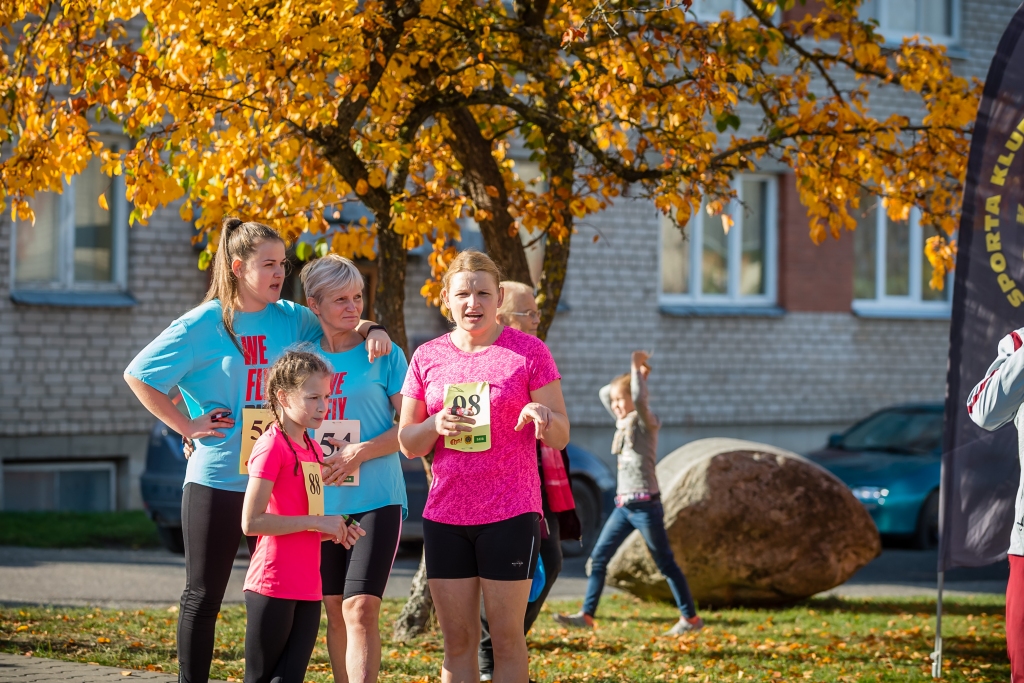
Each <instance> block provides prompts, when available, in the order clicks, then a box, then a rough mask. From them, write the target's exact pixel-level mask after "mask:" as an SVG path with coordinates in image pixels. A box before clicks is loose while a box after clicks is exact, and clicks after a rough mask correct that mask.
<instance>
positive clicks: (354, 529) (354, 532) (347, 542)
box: [334, 522, 366, 549]
mask: <svg viewBox="0 0 1024 683" xmlns="http://www.w3.org/2000/svg"><path fill="white" fill-rule="evenodd" d="M365 535H366V531H365V530H364V529H363V528H362V527H361V526H359V525H358V524H356V523H355V522H351V523H349V524H348V525H347V526H346V527H345V536H344V537H341V536H338V537H337V538H335V539H334V542H335V543H340V544H341V545H343V546H345V548H346V549H348V548H351V547H352V546H353V545H355V542H356V541H358V540H359V539H360V538H362V537H363V536H365Z"/></svg>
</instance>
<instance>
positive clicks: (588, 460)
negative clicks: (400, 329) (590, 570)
mask: <svg viewBox="0 0 1024 683" xmlns="http://www.w3.org/2000/svg"><path fill="white" fill-rule="evenodd" d="M568 451H569V468H570V470H571V472H570V476H571V479H572V493H573V497H574V498H575V499H576V512H577V514H578V515H579V518H580V524H581V526H582V528H583V543H582V544H580V543H579V542H577V541H566V542H565V543H563V544H562V549H563V552H564V553H565V554H566V555H568V556H570V557H573V556H579V555H583V554H585V553H589V552H590V548H591V547H593V545H594V542H595V541H596V540H597V535H598V533H600V531H601V525H602V524H604V520H605V518H607V517H608V515H609V514H611V511H612V508H613V507H614V506H615V477H614V476H613V475H612V473H611V471H610V470H609V469H608V466H607V465H605V464H604V463H603V462H601V461H600V460H599V459H598V458H596V457H595V456H593V455H592V454H590V453H588V452H587V451H585V450H583V449H582V448H578V447H576V446H574V445H572V444H569V448H568ZM185 463H186V461H185V456H184V455H183V454H182V450H181V436H180V435H178V434H177V433H176V432H175V431H174V430H172V429H171V428H169V427H168V426H167V425H165V424H164V423H163V422H157V423H156V425H154V427H153V430H152V431H151V432H150V434H149V448H148V450H147V452H146V471H145V472H143V474H142V479H141V482H140V483H141V486H142V500H143V503H145V505H146V510H147V512H148V513H149V516H150V517H151V518H152V519H153V521H154V522H156V525H157V528H158V529H159V530H160V539H161V540H162V541H163V544H164V546H165V547H166V548H167V549H168V550H170V551H171V552H175V553H182V552H184V543H183V542H182V537H181V487H182V484H183V483H184V481H185ZM402 474H404V475H405V488H406V492H407V493H408V495H409V518H408V519H407V520H406V521H405V522H404V523H403V524H402V540H403V541H420V540H422V539H423V506H424V505H426V502H427V477H426V473H425V472H424V470H423V463H422V462H421V461H420V460H419V459H418V458H417V459H415V460H409V459H408V458H402Z"/></svg>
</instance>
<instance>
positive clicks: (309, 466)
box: [302, 462, 324, 517]
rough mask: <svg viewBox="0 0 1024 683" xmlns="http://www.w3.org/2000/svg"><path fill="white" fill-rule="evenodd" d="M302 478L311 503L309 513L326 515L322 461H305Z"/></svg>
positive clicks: (307, 498) (318, 515)
mask: <svg viewBox="0 0 1024 683" xmlns="http://www.w3.org/2000/svg"><path fill="white" fill-rule="evenodd" d="M302 479H303V482H302V483H303V485H304V486H305V488H306V502H307V503H308V505H309V512H308V513H307V514H309V515H312V516H314V517H323V516H324V484H323V479H322V475H321V474H320V463H318V462H303V463H302Z"/></svg>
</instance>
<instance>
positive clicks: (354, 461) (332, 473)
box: [324, 437, 362, 486]
mask: <svg viewBox="0 0 1024 683" xmlns="http://www.w3.org/2000/svg"><path fill="white" fill-rule="evenodd" d="M327 441H328V442H329V443H330V444H331V445H332V446H334V448H335V449H336V450H335V451H334V455H331V456H328V457H326V458H324V484H326V485H327V486H334V485H339V484H341V482H343V481H345V477H347V476H349V475H350V474H352V473H353V472H355V471H356V470H357V469H359V463H360V462H361V461H362V458H361V457H360V455H359V450H360V444H357V443H346V442H344V441H338V440H337V439H332V438H330V437H328V439H327Z"/></svg>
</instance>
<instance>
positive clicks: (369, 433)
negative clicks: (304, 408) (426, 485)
mask: <svg viewBox="0 0 1024 683" xmlns="http://www.w3.org/2000/svg"><path fill="white" fill-rule="evenodd" d="M320 351H321V353H323V354H324V356H325V357H326V358H327V360H328V361H330V363H331V365H332V366H333V367H334V377H333V379H332V381H331V399H330V403H329V404H328V406H327V416H326V418H325V419H327V420H359V440H360V441H369V440H370V439H372V438H374V437H377V436H380V435H381V434H383V433H384V432H386V431H388V430H389V429H391V428H392V427H393V426H394V424H395V409H394V406H393V405H392V404H391V397H392V396H394V395H395V394H398V393H401V391H402V384H403V383H404V382H405V372H406V370H408V369H409V364H408V362H407V361H406V360H405V355H404V354H403V353H402V350H401V349H399V348H398V347H395V349H394V351H392V352H391V353H390V354H389V355H387V356H384V357H383V358H378V359H376V360H375V361H373V363H371V362H370V361H369V360H367V358H366V347H365V345H364V344H360V345H359V346H357V347H355V348H354V349H350V350H348V351H345V352H342V353H327V352H326V351H324V350H323V347H320ZM401 457H402V456H401V455H400V454H399V453H397V452H395V453H389V454H388V455H382V456H381V457H379V458H374V459H372V460H367V461H366V462H364V463H362V464H360V465H359V486H325V487H324V512H325V513H326V514H328V515H341V514H344V515H353V514H356V513H359V512H366V511H368V510H376V509H377V508H381V507H384V506H386V505H401V506H402V519H405V518H406V517H407V516H408V515H409V498H408V496H407V495H406V493H405V477H403V476H402V461H401Z"/></svg>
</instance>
